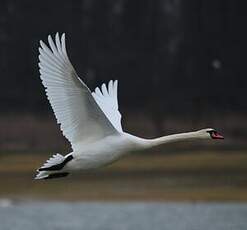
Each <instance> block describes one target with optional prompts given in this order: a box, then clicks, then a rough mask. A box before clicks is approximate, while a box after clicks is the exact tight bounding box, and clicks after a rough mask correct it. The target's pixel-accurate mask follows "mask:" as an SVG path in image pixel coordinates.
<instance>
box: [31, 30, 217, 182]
mask: <svg viewBox="0 0 247 230" xmlns="http://www.w3.org/2000/svg"><path fill="white" fill-rule="evenodd" d="M48 44H49V47H48V46H47V45H46V44H45V43H43V42H42V41H41V42H40V48H39V53H40V55H39V60H40V62H39V68H40V78H41V80H42V83H43V85H44V87H45V91H46V95H47V97H48V99H49V102H50V104H51V106H52V109H53V111H54V114H55V116H56V119H57V123H58V124H60V128H61V130H62V132H63V134H64V136H65V137H66V138H67V139H68V140H69V141H70V143H71V146H72V149H73V152H71V153H70V154H68V155H66V156H65V157H64V156H62V155H60V154H56V155H53V157H52V158H50V159H49V160H48V161H47V162H46V163H45V164H44V165H43V166H42V167H41V168H40V169H38V171H39V173H38V175H37V176H36V179H45V178H55V177H60V176H65V175H67V174H68V172H71V171H73V170H80V169H89V168H96V167H100V166H103V165H106V164H109V163H111V162H113V161H115V160H117V159H118V158H120V157H121V156H122V155H125V154H126V153H129V152H132V151H138V150H142V149H146V148H150V147H153V146H156V145H160V144H164V143H168V142H171V141H173V142H174V141H181V140H186V139H200V138H210V137H212V135H211V133H212V132H213V133H216V131H215V130H213V129H204V130H200V131H196V132H190V133H185V134H177V135H170V136H166V137H161V138H156V139H153V140H147V139H142V138H138V137H135V136H132V135H130V134H127V133H125V132H123V129H122V125H121V114H120V112H119V110H118V98H117V90H118V81H112V80H111V81H110V82H109V83H108V86H106V85H105V84H103V85H102V86H101V88H98V87H97V88H96V89H95V91H94V92H92V93H91V91H90V90H89V88H88V87H87V86H86V84H85V83H84V82H83V81H82V80H81V79H80V78H79V77H78V76H77V73H76V72H75V70H74V68H73V66H72V64H71V63H70V61H69V58H68V55H67V51H66V46H65V34H63V35H62V36H61V38H60V37H59V35H58V33H57V34H56V36H55V41H53V39H52V38H51V36H50V35H49V36H48ZM216 134H217V133H216ZM214 139H216V138H214ZM218 139H219V138H218Z"/></svg>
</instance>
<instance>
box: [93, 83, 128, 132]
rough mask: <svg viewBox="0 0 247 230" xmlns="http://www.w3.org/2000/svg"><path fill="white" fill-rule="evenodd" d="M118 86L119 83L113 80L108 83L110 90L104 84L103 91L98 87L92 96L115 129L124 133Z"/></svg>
mask: <svg viewBox="0 0 247 230" xmlns="http://www.w3.org/2000/svg"><path fill="white" fill-rule="evenodd" d="M117 86H118V81H117V80H116V81H114V82H113V81H112V80H111V81H109V83H108V89H107V87H106V85H105V84H103V85H102V86H101V90H100V89H99V88H98V87H97V88H96V89H95V92H93V93H92V95H93V97H94V99H95V101H96V102H97V104H98V105H99V107H100V108H101V110H102V111H103V112H104V114H105V115H106V117H107V118H108V119H109V120H110V122H111V123H112V125H113V126H114V127H115V129H117V130H118V131H119V132H123V129H122V125H121V117H122V116H121V114H120V112H119V110H118V99H117Z"/></svg>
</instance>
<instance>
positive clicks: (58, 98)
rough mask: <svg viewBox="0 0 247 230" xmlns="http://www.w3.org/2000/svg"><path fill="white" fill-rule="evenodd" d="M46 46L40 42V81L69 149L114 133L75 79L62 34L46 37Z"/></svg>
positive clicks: (86, 92) (86, 89)
mask: <svg viewBox="0 0 247 230" xmlns="http://www.w3.org/2000/svg"><path fill="white" fill-rule="evenodd" d="M48 43H49V46H50V48H48V47H47V46H46V45H45V43H43V42H42V41H41V42H40V46H41V47H40V48H39V52H40V55H39V60H40V63H39V67H40V77H41V79H42V83H43V85H44V86H45V88H46V94H47V97H48V99H49V101H50V104H51V106H52V109H53V111H54V113H55V116H56V118H57V122H58V123H59V124H61V130H62V132H63V134H64V136H65V137H66V138H67V139H68V140H69V141H70V142H71V145H72V148H73V149H76V147H77V145H78V144H82V143H89V142H94V141H96V140H99V139H101V138H103V137H105V136H108V135H112V134H115V133H117V130H116V129H115V128H114V127H113V125H112V124H111V122H110V121H109V120H108V119H107V117H106V116H105V114H104V113H103V112H102V110H101V109H100V108H99V106H98V105H97V103H96V101H95V100H94V98H93V96H92V94H91V92H90V90H89V89H88V87H87V86H86V85H85V84H84V83H83V82H82V81H81V80H80V79H79V78H78V76H77V74H76V72H75V70H74V68H73V66H72V65H71V63H70V61H69V59H68V56H67V52H66V47H65V35H64V34H63V35H62V37H61V39H60V38H59V35H58V34H56V37H55V42H54V41H53V40H52V38H51V36H50V35H49V36H48Z"/></svg>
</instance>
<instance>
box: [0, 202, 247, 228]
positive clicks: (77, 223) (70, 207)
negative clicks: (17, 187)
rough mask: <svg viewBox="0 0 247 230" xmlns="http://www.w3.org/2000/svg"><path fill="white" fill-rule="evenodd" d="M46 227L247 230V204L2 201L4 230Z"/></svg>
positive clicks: (1, 225) (0, 210)
mask: <svg viewBox="0 0 247 230" xmlns="http://www.w3.org/2000/svg"><path fill="white" fill-rule="evenodd" d="M46 229H49V230H63V229H64V230H65V229H66V230H69V229H73V230H77V229H78V230H83V229H85V230H96V229H97V230H98V229H100V230H129V229H131V230H132V229H133V230H159V229H162V230H246V229H247V204H240V203H140V202H123V203H121V202H120V203H116V202H113V203H108V202H106V203H104V202H102V203H100V202H24V201H22V202H13V201H11V200H7V199H6V200H4V199H3V200H0V230H46Z"/></svg>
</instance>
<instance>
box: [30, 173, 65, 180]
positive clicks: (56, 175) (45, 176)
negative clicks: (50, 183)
mask: <svg viewBox="0 0 247 230" xmlns="http://www.w3.org/2000/svg"><path fill="white" fill-rule="evenodd" d="M68 175H69V173H68V172H57V173H51V172H47V171H42V172H39V173H38V174H37V175H36V177H35V178H34V179H35V180H41V179H45V180H46V179H54V178H60V177H65V176H68Z"/></svg>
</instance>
